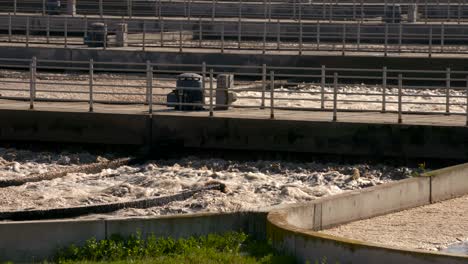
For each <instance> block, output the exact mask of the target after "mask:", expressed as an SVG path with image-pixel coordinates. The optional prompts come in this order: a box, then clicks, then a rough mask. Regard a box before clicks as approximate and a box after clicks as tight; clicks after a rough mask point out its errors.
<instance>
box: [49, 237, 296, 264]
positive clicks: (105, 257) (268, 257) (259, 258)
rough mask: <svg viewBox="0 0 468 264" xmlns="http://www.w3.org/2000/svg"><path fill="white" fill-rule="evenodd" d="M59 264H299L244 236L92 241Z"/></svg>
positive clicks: (66, 252)
mask: <svg viewBox="0 0 468 264" xmlns="http://www.w3.org/2000/svg"><path fill="white" fill-rule="evenodd" d="M55 262H56V263H83V264H84V263H119V264H120V263H122V264H123V263H138V264H139V263H141V264H143V263H171V264H172V263H174V264H175V263H249V264H250V263H265V264H266V263H295V259H294V258H293V257H291V256H287V255H282V254H280V253H279V252H277V251H276V250H275V249H274V248H273V247H272V246H271V244H270V243H268V242H266V241H258V240H255V239H253V238H251V237H249V236H248V235H246V234H244V233H242V232H229V233H225V234H222V235H218V234H209V235H207V236H200V237H190V238H187V239H182V238H181V239H177V240H176V239H172V238H158V237H156V236H154V235H149V236H148V237H147V238H146V239H145V238H142V236H141V234H140V233H137V234H135V235H132V236H130V237H127V238H125V237H121V236H118V235H113V236H111V237H110V238H109V239H105V240H99V241H98V240H96V239H94V238H93V239H90V240H88V241H86V243H85V244H84V245H83V246H75V245H71V246H69V247H67V248H63V249H61V250H59V252H58V253H57V256H56V257H55Z"/></svg>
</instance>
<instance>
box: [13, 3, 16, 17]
mask: <svg viewBox="0 0 468 264" xmlns="http://www.w3.org/2000/svg"><path fill="white" fill-rule="evenodd" d="M16 7H17V0H13V14H14V15H15V16H16Z"/></svg>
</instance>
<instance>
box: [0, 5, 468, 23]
mask: <svg viewBox="0 0 468 264" xmlns="http://www.w3.org/2000/svg"><path fill="white" fill-rule="evenodd" d="M46 2H47V0H1V1H0V10H2V11H3V12H12V13H15V14H16V13H40V14H43V15H45V14H47V13H48V10H47V5H46ZM61 3H62V6H61V8H60V9H61V10H62V12H63V13H64V14H66V10H67V1H63V0H62V1H61ZM410 4H417V5H418V10H419V13H420V19H422V20H425V21H427V20H447V21H458V22H460V21H462V20H464V19H467V18H468V14H467V12H466V11H467V10H468V6H467V3H466V0H444V1H442V0H441V1H437V0H433V1H428V0H417V1H415V0H413V1H392V0H381V1H365V0H349V1H346V2H342V1H340V2H338V1H336V0H335V1H333V0H331V1H275V0H258V1H246V0H236V1H229V2H226V1H218V0H197V1H194V0H180V1H168V0H155V1H145V0H120V1H119V0H113V1H112V0H111V1H107V0H106V1H103V0H98V1H94V0H93V1H91V0H88V1H84V0H82V1H80V0H78V1H77V5H76V10H77V11H76V12H77V13H78V14H83V15H101V16H104V15H113V16H127V17H133V16H153V17H159V16H169V17H170V16H177V17H188V18H198V17H205V18H206V17H211V18H220V17H235V18H264V19H298V18H302V19H304V20H318V19H321V20H365V19H375V18H378V17H382V16H385V14H387V13H388V12H389V10H393V9H394V8H395V7H396V6H397V5H400V6H401V9H402V12H403V14H406V13H407V10H408V5H410Z"/></svg>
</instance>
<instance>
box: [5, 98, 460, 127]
mask: <svg viewBox="0 0 468 264" xmlns="http://www.w3.org/2000/svg"><path fill="white" fill-rule="evenodd" d="M88 108H89V105H88V104H87V103H69V102H67V103H62V102H35V103H34V109H35V110H36V111H53V112H87V111H88ZM1 110H25V111H28V110H29V102H24V101H12V100H0V111H1ZM153 111H154V112H153V114H154V115H176V116H193V117H207V116H208V115H209V112H208V111H184V112H181V111H174V110H172V109H171V108H166V107H164V106H154V108H153ZM94 112H96V113H110V114H112V113H114V114H135V115H146V114H148V106H145V105H110V104H94ZM274 114H275V119H276V120H294V121H311V122H332V116H333V113H332V112H330V111H293V110H276V109H275V111H274ZM214 117H223V118H245V119H269V118H270V110H269V109H251V108H248V109H247V108H234V109H230V110H227V111H214ZM337 119H338V120H337V122H342V123H370V124H396V123H397V121H398V115H397V114H396V113H381V112H338V113H337ZM403 124H405V125H424V126H455V127H463V126H465V125H466V117H465V116H464V115H460V114H451V115H443V114H430V115H421V114H404V115H403Z"/></svg>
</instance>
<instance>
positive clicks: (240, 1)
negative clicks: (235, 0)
mask: <svg viewBox="0 0 468 264" xmlns="http://www.w3.org/2000/svg"><path fill="white" fill-rule="evenodd" d="M239 19H242V0H239Z"/></svg>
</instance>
